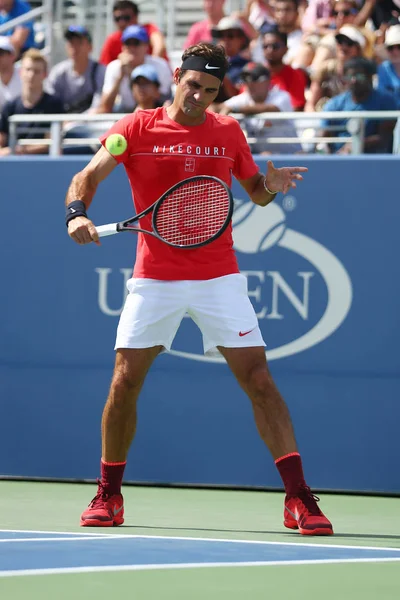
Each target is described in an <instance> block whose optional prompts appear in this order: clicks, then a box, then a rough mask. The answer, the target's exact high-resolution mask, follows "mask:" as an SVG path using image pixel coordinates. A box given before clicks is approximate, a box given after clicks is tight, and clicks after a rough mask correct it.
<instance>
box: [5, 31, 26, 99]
mask: <svg viewBox="0 0 400 600" xmlns="http://www.w3.org/2000/svg"><path fill="white" fill-rule="evenodd" d="M14 61H15V49H14V46H13V45H12V44H11V42H10V38H8V37H7V36H0V111H1V110H2V109H3V106H4V104H5V103H6V102H8V101H9V100H13V98H15V97H16V96H19V94H20V93H21V79H20V76H19V72H18V69H16V67H15V64H14Z"/></svg>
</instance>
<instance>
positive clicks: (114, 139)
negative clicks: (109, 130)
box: [106, 133, 128, 156]
mask: <svg viewBox="0 0 400 600" xmlns="http://www.w3.org/2000/svg"><path fill="white" fill-rule="evenodd" d="M127 147H128V142H127V141H126V139H125V138H124V136H123V135H121V134H120V133H113V134H112V135H109V136H108V138H107V139H106V148H107V150H108V151H109V153H110V154H112V155H113V156H120V154H123V153H124V152H125V150H126V149H127Z"/></svg>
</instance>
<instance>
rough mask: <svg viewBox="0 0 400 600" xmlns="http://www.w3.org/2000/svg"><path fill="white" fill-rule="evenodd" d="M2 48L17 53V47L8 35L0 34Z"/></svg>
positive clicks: (0, 47) (0, 48)
mask: <svg viewBox="0 0 400 600" xmlns="http://www.w3.org/2000/svg"><path fill="white" fill-rule="evenodd" d="M0 50H5V51H6V52H10V53H11V54H15V48H14V46H13V45H12V43H11V42H10V38H9V37H8V36H7V35H0Z"/></svg>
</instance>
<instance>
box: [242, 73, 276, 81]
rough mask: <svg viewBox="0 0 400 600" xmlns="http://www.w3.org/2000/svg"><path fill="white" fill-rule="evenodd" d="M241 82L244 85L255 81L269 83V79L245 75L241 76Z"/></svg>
mask: <svg viewBox="0 0 400 600" xmlns="http://www.w3.org/2000/svg"><path fill="white" fill-rule="evenodd" d="M242 80H243V81H244V83H255V82H256V81H269V77H267V76H266V75H258V76H257V75H251V74H250V73H247V74H246V75H243V74H242Z"/></svg>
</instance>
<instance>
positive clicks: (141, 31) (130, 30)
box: [121, 25, 149, 43]
mask: <svg viewBox="0 0 400 600" xmlns="http://www.w3.org/2000/svg"><path fill="white" fill-rule="evenodd" d="M127 40H139V41H141V42H148V41H149V36H148V35H147V31H146V30H145V28H144V27H141V26H140V25H129V27H127V28H126V29H124V31H123V33H122V37H121V41H122V43H124V42H126V41H127Z"/></svg>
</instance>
